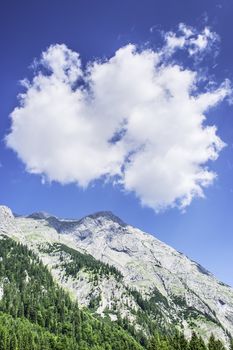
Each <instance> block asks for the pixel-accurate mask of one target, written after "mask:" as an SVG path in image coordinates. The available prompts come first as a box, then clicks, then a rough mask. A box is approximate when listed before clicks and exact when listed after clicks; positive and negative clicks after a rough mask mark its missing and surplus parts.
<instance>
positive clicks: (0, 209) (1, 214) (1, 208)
mask: <svg viewBox="0 0 233 350" xmlns="http://www.w3.org/2000/svg"><path fill="white" fill-rule="evenodd" d="M3 218H4V219H6V218H10V219H12V218H14V215H13V213H12V211H11V209H10V208H8V207H7V206H6V205H0V219H1V220H3Z"/></svg>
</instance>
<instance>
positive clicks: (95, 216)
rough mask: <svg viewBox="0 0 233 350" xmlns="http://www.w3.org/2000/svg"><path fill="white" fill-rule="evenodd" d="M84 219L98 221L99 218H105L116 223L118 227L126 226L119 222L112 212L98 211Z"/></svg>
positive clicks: (121, 221)
mask: <svg viewBox="0 0 233 350" xmlns="http://www.w3.org/2000/svg"><path fill="white" fill-rule="evenodd" d="M86 217H88V218H91V219H99V218H101V217H102V218H105V219H107V220H111V221H113V222H116V223H117V224H119V225H120V226H127V224H126V223H125V222H124V221H123V220H121V219H120V218H119V217H118V216H116V215H115V214H114V213H113V212H111V211H98V212H96V213H94V214H90V215H87V216H86Z"/></svg>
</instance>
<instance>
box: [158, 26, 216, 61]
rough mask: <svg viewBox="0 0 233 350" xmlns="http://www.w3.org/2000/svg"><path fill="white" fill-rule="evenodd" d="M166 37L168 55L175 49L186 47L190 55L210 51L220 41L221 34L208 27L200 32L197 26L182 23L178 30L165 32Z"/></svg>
mask: <svg viewBox="0 0 233 350" xmlns="http://www.w3.org/2000/svg"><path fill="white" fill-rule="evenodd" d="M164 39H165V47H164V53H165V54H166V55H172V54H173V53H174V52H175V50H177V49H184V48H185V49H186V50H187V52H188V54H189V56H194V55H201V54H203V53H206V52H207V51H210V50H211V49H212V47H213V45H214V44H216V43H217V42H218V41H219V36H218V35H217V34H216V33H214V32H212V31H211V30H210V28H208V27H205V28H204V29H203V30H202V31H201V32H198V31H197V30H196V29H195V28H193V27H190V26H186V25H185V24H184V23H180V25H179V28H178V32H173V31H170V32H167V33H165V34H164Z"/></svg>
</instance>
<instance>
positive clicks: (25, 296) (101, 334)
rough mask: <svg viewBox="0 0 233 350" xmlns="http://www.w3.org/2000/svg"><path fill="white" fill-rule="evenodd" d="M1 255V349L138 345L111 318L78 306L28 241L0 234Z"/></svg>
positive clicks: (135, 348) (112, 348)
mask: <svg viewBox="0 0 233 350" xmlns="http://www.w3.org/2000/svg"><path fill="white" fill-rule="evenodd" d="M0 257H1V259H0V284H1V299H0V335H1V337H0V349H1V350H11V349H12V350H16V349H24V350H27V349H28V350H29V349H30V350H32V349H33V350H37V349H44V350H46V349H51V350H52V349H53V350H56V349H57V350H59V349H70V350H77V349H79V350H87V349H96V350H100V349H104V350H118V349H131V350H141V349H142V347H141V346H140V345H139V344H138V343H137V341H136V340H135V339H133V337H132V336H130V335H129V334H128V333H127V332H125V331H124V330H123V329H122V328H121V327H119V326H118V325H116V324H115V323H109V322H104V321H103V320H100V319H98V318H94V317H93V316H92V315H91V314H90V313H89V312H87V311H85V310H84V311H83V310H80V308H79V307H78V305H77V303H75V302H73V301H72V300H71V299H70V297H69V295H68V294H67V293H66V292H65V291H64V290H63V289H62V288H61V287H59V286H58V285H57V284H56V283H55V282H54V281H53V278H52V276H51V274H50V272H49V271H48V269H47V268H46V267H45V266H44V265H43V264H42V262H41V261H40V259H39V258H38V257H37V256H36V255H35V254H34V253H33V252H32V251H30V250H29V249H28V248H27V247H26V246H24V245H21V244H18V243H16V242H15V241H13V240H12V239H10V238H8V237H7V236H4V235H1V236H0ZM6 325H8V326H7V327H6ZM11 333H12V334H14V336H13V335H12V334H11ZM12 342H13V344H12Z"/></svg>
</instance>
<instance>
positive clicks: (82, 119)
mask: <svg viewBox="0 0 233 350" xmlns="http://www.w3.org/2000/svg"><path fill="white" fill-rule="evenodd" d="M216 40H218V37H217V35H216V34H215V33H212V32H211V31H210V29H209V28H204V29H203V30H202V31H201V32H200V33H198V32H197V31H196V30H194V29H193V28H192V27H188V26H185V25H184V24H180V26H179V28H178V32H177V33H175V32H168V33H164V41H165V45H164V47H162V48H160V49H159V50H152V49H143V50H142V49H139V48H137V46H135V45H132V44H129V45H127V46H124V47H122V48H120V49H119V50H117V51H116V53H115V54H114V55H113V57H111V58H109V59H105V60H96V61H93V62H89V63H88V64H87V66H86V68H83V67H82V64H81V58H80V55H79V54H78V53H77V52H74V51H72V50H70V49H68V48H67V47H66V45H64V44H63V45H51V46H50V47H49V48H48V49H47V50H46V51H44V52H43V53H42V56H41V58H40V60H39V61H37V68H36V71H35V76H34V78H33V80H32V81H28V80H24V83H23V85H24V88H25V92H24V93H23V94H21V95H20V97H19V106H18V107H16V108H15V109H14V111H13V112H12V113H11V120H12V125H11V131H10V133H9V134H8V135H7V136H6V143H7V145H8V147H10V148H12V149H13V150H14V151H15V152H17V154H18V156H19V158H20V159H21V160H22V161H23V162H24V163H25V165H26V169H27V171H28V172H30V173H33V174H41V175H42V178H43V179H47V181H58V182H60V183H62V184H68V183H77V184H78V185H79V186H81V187H83V188H86V187H87V186H88V185H90V184H91V183H93V182H94V181H95V180H97V179H100V178H103V179H105V180H108V181H112V182H113V183H114V184H117V185H119V187H120V188H123V189H124V190H125V191H132V192H134V193H135V194H136V196H137V197H138V198H139V199H140V201H141V203H142V204H143V205H146V206H149V207H151V208H153V209H154V210H155V211H158V210H161V209H165V208H168V207H175V206H177V207H179V208H181V209H184V208H185V207H186V206H188V205H189V204H190V203H191V201H192V199H193V198H195V197H203V196H204V192H203V190H204V188H205V187H207V186H209V185H210V184H212V182H213V181H214V179H215V177H216V174H215V173H213V172H212V171H210V170H209V169H208V166H207V163H208V161H209V160H212V161H214V160H216V159H217V157H218V155H219V152H220V151H221V149H222V148H223V147H224V142H223V141H222V140H221V139H220V138H219V137H218V136H217V128H216V127H215V126H208V125H207V124H208V123H207V122H206V117H205V112H206V111H207V110H209V109H210V108H211V107H214V106H215V105H217V104H218V103H220V102H221V101H223V99H225V98H226V97H227V96H229V94H230V93H231V88H230V86H229V83H228V82H227V81H225V82H223V83H222V84H221V85H220V86H217V87H216V86H215V87H214V86H212V87H211V88H210V87H209V88H206V90H205V91H203V89H202V92H200V91H199V90H198V79H199V77H198V72H197V71H194V70H192V69H190V68H188V67H186V68H184V66H183V65H182V66H181V65H179V64H178V63H174V60H172V59H171V61H169V59H168V58H169V57H171V58H172V55H173V53H175V52H176V51H177V50H184V51H185V52H187V54H188V55H189V56H191V57H193V58H196V57H198V55H200V54H201V55H202V54H204V52H205V51H208V50H209V49H210V48H211V46H212V44H213V42H215V41H216ZM165 56H166V59H164V57H165ZM198 91H199V92H198Z"/></svg>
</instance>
